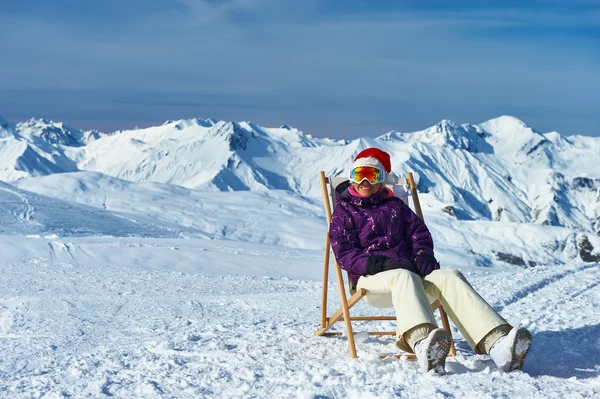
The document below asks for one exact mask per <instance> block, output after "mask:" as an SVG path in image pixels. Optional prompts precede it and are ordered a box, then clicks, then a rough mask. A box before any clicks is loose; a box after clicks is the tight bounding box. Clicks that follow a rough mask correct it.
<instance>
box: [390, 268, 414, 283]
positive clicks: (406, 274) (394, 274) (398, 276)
mask: <svg viewBox="0 0 600 399" xmlns="http://www.w3.org/2000/svg"><path fill="white" fill-rule="evenodd" d="M388 273H390V278H391V279H393V280H415V281H417V280H418V281H420V280H421V277H420V276H419V275H418V274H416V273H413V272H411V271H408V270H406V269H393V270H389V271H388Z"/></svg>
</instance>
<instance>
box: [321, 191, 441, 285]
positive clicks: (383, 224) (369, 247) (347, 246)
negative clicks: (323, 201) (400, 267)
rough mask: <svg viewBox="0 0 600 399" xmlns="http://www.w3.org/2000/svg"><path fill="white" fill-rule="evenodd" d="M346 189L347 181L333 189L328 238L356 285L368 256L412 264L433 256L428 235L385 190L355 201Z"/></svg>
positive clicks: (423, 226) (420, 224) (407, 208)
mask: <svg viewBox="0 0 600 399" xmlns="http://www.w3.org/2000/svg"><path fill="white" fill-rule="evenodd" d="M349 187H350V182H348V181H346V182H344V183H341V184H340V185H338V186H337V187H336V200H337V206H336V208H335V210H334V212H333V215H332V217H331V225H330V226H329V237H330V238H331V246H332V248H333V253H334V254H335V257H336V259H337V261H338V264H339V265H340V267H341V268H342V269H344V270H346V271H347V272H348V274H349V276H350V278H351V279H352V280H353V281H354V282H355V283H356V282H357V281H358V279H359V278H360V276H364V275H366V274H367V273H366V272H367V260H368V258H369V256H371V255H382V256H385V257H390V258H394V257H397V258H404V259H409V260H411V261H412V260H414V258H415V257H416V256H417V255H420V254H422V253H426V254H429V255H432V256H433V239H432V238H431V233H430V232H429V230H428V229H427V226H425V223H423V221H421V219H419V217H418V216H417V215H416V214H415V213H414V212H413V211H412V210H411V209H410V208H409V207H408V206H407V205H406V204H405V203H404V202H402V200H401V199H400V198H398V197H394V196H391V194H390V192H389V191H388V190H381V191H380V192H378V193H377V194H374V195H372V196H370V197H354V196H352V195H351V194H350V193H349V192H348V188H349Z"/></svg>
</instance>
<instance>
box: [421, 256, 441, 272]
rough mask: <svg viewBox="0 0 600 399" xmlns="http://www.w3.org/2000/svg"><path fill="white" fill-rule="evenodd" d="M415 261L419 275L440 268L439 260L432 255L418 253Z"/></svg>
mask: <svg viewBox="0 0 600 399" xmlns="http://www.w3.org/2000/svg"><path fill="white" fill-rule="evenodd" d="M416 262H417V269H418V273H419V274H420V275H421V277H425V276H427V275H428V274H429V273H431V272H432V271H434V270H437V269H439V268H440V262H438V261H437V259H436V258H435V256H433V255H429V254H420V255H418V256H417V258H416Z"/></svg>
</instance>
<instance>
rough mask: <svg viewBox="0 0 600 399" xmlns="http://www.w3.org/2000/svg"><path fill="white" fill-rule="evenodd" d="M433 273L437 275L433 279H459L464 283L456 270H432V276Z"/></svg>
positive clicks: (460, 274) (462, 276) (461, 275)
mask: <svg viewBox="0 0 600 399" xmlns="http://www.w3.org/2000/svg"><path fill="white" fill-rule="evenodd" d="M433 273H435V274H437V276H435V277H441V278H443V279H455V278H459V279H461V280H463V281H466V279H465V276H464V275H463V274H462V273H461V272H460V270H458V269H437V270H434V271H433V272H432V274H433Z"/></svg>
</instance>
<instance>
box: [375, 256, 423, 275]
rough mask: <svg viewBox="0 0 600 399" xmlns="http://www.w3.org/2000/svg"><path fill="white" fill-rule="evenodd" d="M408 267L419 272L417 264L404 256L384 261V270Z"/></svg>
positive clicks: (414, 271)
mask: <svg viewBox="0 0 600 399" xmlns="http://www.w3.org/2000/svg"><path fill="white" fill-rule="evenodd" d="M392 269H406V270H408V271H411V272H413V273H417V274H419V271H418V270H417V267H416V265H415V264H414V263H413V261H411V260H410V259H404V258H386V259H385V260H384V261H383V270H392Z"/></svg>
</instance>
